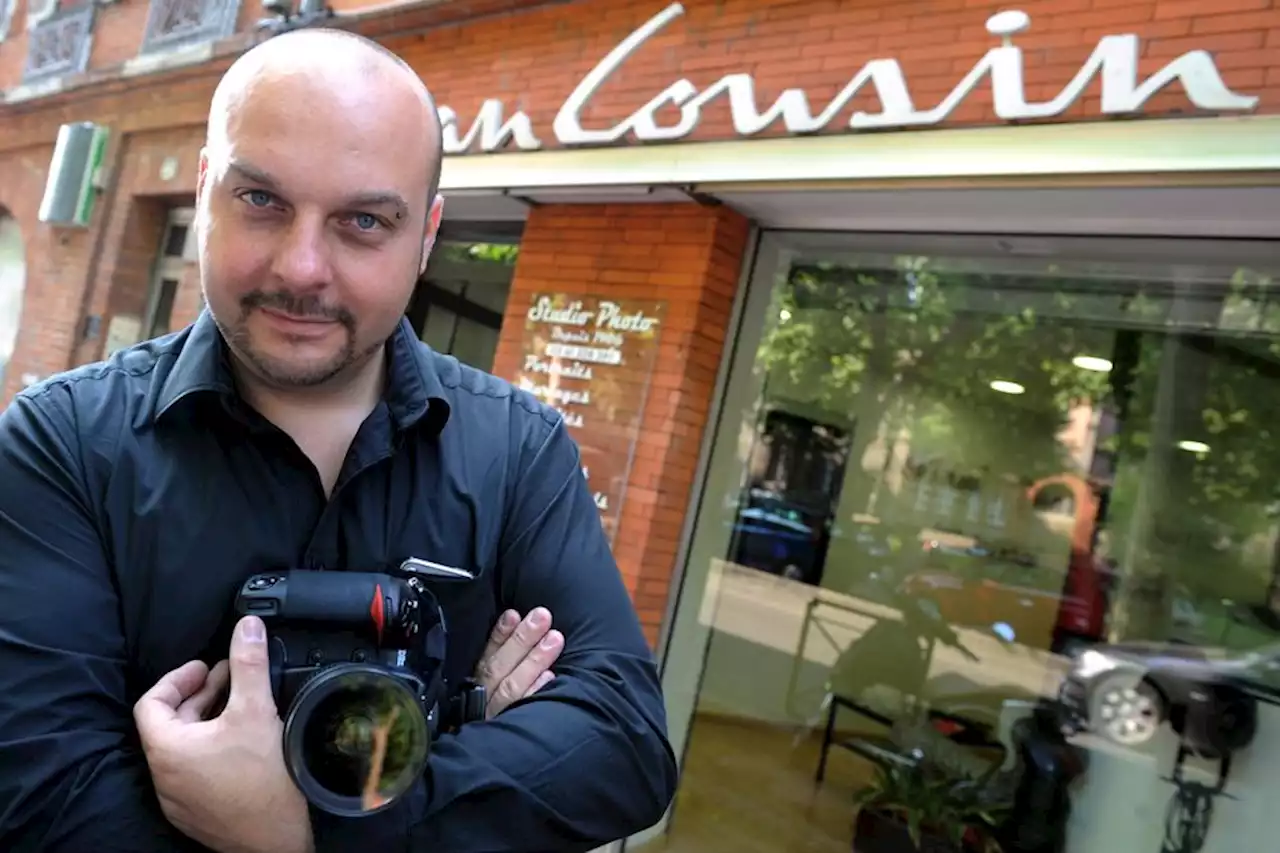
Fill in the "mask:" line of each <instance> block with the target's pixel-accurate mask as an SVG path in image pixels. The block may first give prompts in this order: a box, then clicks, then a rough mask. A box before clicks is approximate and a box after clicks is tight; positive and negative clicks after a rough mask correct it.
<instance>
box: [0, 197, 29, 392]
mask: <svg viewBox="0 0 1280 853" xmlns="http://www.w3.org/2000/svg"><path fill="white" fill-rule="evenodd" d="M26 281H27V264H26V252H25V250H24V249H23V245H22V231H21V229H20V228H19V227H18V221H17V220H16V219H14V218H13V217H12V216H9V215H8V214H7V213H6V212H5V211H4V210H3V209H0V392H2V391H3V389H4V387H5V377H6V374H7V372H8V371H7V368H8V366H9V360H10V359H11V358H13V348H14V345H15V344H16V343H17V341H18V324H19V323H20V322H22V301H23V295H24V293H25V291H26Z"/></svg>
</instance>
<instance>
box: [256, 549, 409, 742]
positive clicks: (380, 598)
mask: <svg viewBox="0 0 1280 853" xmlns="http://www.w3.org/2000/svg"><path fill="white" fill-rule="evenodd" d="M235 609H236V615H237V616H257V617H259V618H261V619H262V621H263V622H264V623H265V624H266V626H267V639H268V643H269V645H268V651H269V652H270V657H271V689H272V694H273V695H274V696H275V700H276V707H277V708H278V709H279V710H280V714H281V716H282V717H283V716H284V715H286V714H287V713H288V710H289V708H291V707H292V706H293V704H294V702H295V700H296V699H297V697H298V693H299V691H300V690H301V689H302V687H303V686H304V685H306V684H307V683H308V682H310V681H311V680H312V679H313V678H315V677H316V676H317V675H318V674H319V673H320V672H321V671H322V670H325V669H327V668H329V667H332V666H334V665H336V664H342V663H354V664H366V665H371V666H374V667H379V668H382V669H384V670H386V671H387V672H388V673H393V674H394V675H395V677H396V678H398V679H400V680H401V681H403V683H404V684H405V686H406V687H408V688H409V689H410V690H411V691H412V692H413V693H414V695H415V696H416V697H418V700H419V702H421V703H424V704H423V706H422V711H423V713H424V714H425V715H427V716H428V718H432V715H433V712H434V709H433V708H430V707H427V706H426V705H425V703H426V702H427V701H428V696H427V684H426V683H425V681H424V679H423V678H422V677H421V676H420V675H419V674H418V673H419V672H421V671H422V666H423V663H424V661H422V660H421V657H422V655H421V653H420V652H419V647H420V645H421V643H420V638H421V635H422V633H423V624H422V611H423V607H422V601H421V600H420V596H419V594H418V592H417V591H415V590H414V589H413V586H412V585H411V583H410V581H409V579H406V578H398V577H395V576H393V575H390V574H386V573H382V572H321V571H307V570H295V571H284V572H267V573H263V574H258V575H254V576H253V577H251V578H249V579H248V580H247V581H245V583H244V584H243V586H242V587H241V589H240V594H239V596H237V598H236V606H235ZM432 722H434V719H432Z"/></svg>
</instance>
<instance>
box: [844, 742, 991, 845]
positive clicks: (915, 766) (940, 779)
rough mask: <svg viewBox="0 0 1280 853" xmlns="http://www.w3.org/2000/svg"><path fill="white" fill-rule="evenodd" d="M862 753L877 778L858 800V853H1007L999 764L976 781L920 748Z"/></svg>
mask: <svg viewBox="0 0 1280 853" xmlns="http://www.w3.org/2000/svg"><path fill="white" fill-rule="evenodd" d="M860 751H863V754H864V755H866V756H867V757H868V758H871V759H872V761H874V762H875V764H876V775H875V778H874V780H873V781H872V783H871V784H870V785H868V786H867V787H866V788H864V789H862V790H861V791H859V792H858V793H857V794H856V795H855V797H854V804H855V807H856V808H857V817H856V819H855V823H854V832H853V853H1002V848H1001V846H1000V843H999V841H998V835H999V825H1000V821H1001V819H1002V817H1003V815H1004V813H1005V812H1006V811H1007V810H1008V808H1009V804H1008V803H1009V798H1008V796H1007V794H1006V789H1005V786H1004V785H1002V784H1001V781H1002V780H1001V779H999V778H998V777H997V773H998V771H999V765H998V763H996V764H992V765H991V766H990V767H989V768H988V769H985V770H984V772H983V773H982V775H980V776H977V777H976V778H975V777H974V776H972V775H969V774H967V773H964V772H956V771H955V770H954V769H952V768H949V767H947V766H946V765H945V763H944V762H940V761H936V760H931V759H930V758H928V757H927V756H926V755H925V753H924V752H923V751H921V750H919V749H916V750H913V751H912V752H911V753H908V754H906V755H902V754H898V753H895V752H892V751H889V750H883V749H878V748H874V747H873V748H871V749H869V750H860Z"/></svg>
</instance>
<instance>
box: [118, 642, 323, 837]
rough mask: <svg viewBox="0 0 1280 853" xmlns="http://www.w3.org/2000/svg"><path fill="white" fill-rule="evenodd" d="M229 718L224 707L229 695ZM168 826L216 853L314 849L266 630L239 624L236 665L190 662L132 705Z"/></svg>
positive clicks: (234, 651)
mask: <svg viewBox="0 0 1280 853" xmlns="http://www.w3.org/2000/svg"><path fill="white" fill-rule="evenodd" d="M228 683H229V684H230V690H229V692H228V693H227V700H226V707H225V708H224V709H223V710H222V713H221V714H219V715H218V716H216V717H213V718H212V719H207V718H208V717H209V716H210V715H211V712H213V711H215V710H216V705H217V703H218V702H219V701H220V697H221V694H222V693H223V691H224V690H226V689H227V686H228ZM133 717H134V721H135V722H136V723H137V726H138V734H139V735H140V736H141V738H142V748H143V750H144V751H145V752H146V756H147V764H148V766H149V767H150V768H151V778H152V780H153V781H154V783H155V788H156V793H157V795H159V799H160V806H161V808H162V809H163V810H164V813H165V816H166V817H167V818H168V819H169V822H170V823H172V824H173V825H174V826H176V827H177V828H178V829H180V830H181V831H182V832H183V833H185V834H186V835H187V836H189V837H191V838H193V839H195V840H196V841H198V842H200V843H201V844H203V845H205V846H206V847H209V848H212V849H213V850H216V851H218V853H310V851H311V850H312V848H313V844H312V838H311V821H310V816H309V814H308V810H307V803H306V800H305V799H304V798H303V796H302V794H301V792H299V791H298V789H297V787H296V786H295V785H294V784H293V781H292V780H291V779H290V778H289V774H288V771H287V770H286V769H285V766H284V755H283V752H282V749H281V745H280V744H281V736H282V734H283V730H284V724H283V723H281V721H280V718H279V716H278V715H277V714H276V706H275V700H274V699H273V698H272V695H271V682H270V679H269V676H268V671H267V644H266V629H265V626H264V625H263V624H262V621H261V620H260V619H258V618H257V617H255V616H248V617H245V618H244V619H241V620H240V622H239V624H237V625H236V630H235V633H234V635H233V636H232V638H231V654H230V661H223V662H222V663H219V664H218V665H217V666H215V667H214V668H213V670H212V671H210V670H208V669H207V668H206V667H205V665H204V664H203V663H201V662H200V661H192V662H191V663H187V664H184V665H183V666H180V667H179V668H177V669H175V670H174V671H173V672H170V673H169V674H168V675H166V676H164V677H163V678H161V679H160V681H158V682H157V683H156V685H155V687H152V688H151V689H150V690H149V691H147V693H146V694H145V695H144V696H143V697H142V698H141V699H139V700H138V703H137V704H136V705H135V706H134V708H133Z"/></svg>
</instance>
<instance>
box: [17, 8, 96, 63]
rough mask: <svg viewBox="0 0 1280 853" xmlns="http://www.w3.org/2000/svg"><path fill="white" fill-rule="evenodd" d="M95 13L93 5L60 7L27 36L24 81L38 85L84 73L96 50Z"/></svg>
mask: <svg viewBox="0 0 1280 853" xmlns="http://www.w3.org/2000/svg"><path fill="white" fill-rule="evenodd" d="M0 2H3V0H0ZM95 12H96V6H95V5H94V4H93V3H82V4H78V5H75V6H71V7H70V8H59V9H58V11H56V12H54V13H53V14H52V15H50V16H49V17H48V18H46V19H45V20H43V21H41V22H40V23H39V24H37V25H36V26H35V27H34V28H33V29H32V30H31V32H30V33H29V35H28V39H27V64H26V66H25V67H24V68H23V72H22V82H23V83H39V82H42V81H45V80H49V79H51V78H54V77H62V76H64V75H67V74H79V73H81V72H83V71H84V70H85V68H87V67H88V65H89V51H90V49H92V47H93V20H94V14H95Z"/></svg>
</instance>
